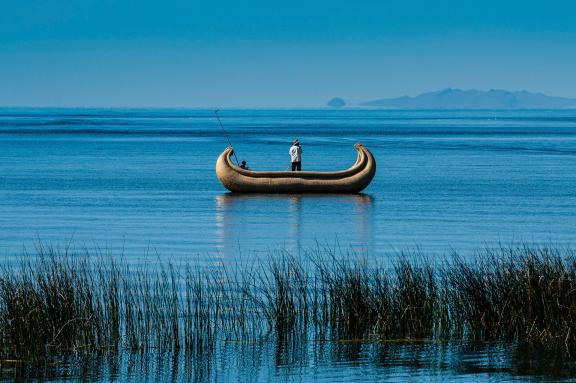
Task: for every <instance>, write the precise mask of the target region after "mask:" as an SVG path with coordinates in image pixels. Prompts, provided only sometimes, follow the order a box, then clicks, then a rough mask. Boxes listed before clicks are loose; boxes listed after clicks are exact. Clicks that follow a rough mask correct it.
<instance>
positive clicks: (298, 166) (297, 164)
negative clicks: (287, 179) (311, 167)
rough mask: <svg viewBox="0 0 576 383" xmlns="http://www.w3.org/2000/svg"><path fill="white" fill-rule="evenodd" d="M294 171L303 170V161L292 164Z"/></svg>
mask: <svg viewBox="0 0 576 383" xmlns="http://www.w3.org/2000/svg"><path fill="white" fill-rule="evenodd" d="M294 170H297V171H301V170H302V161H297V162H292V171H294Z"/></svg>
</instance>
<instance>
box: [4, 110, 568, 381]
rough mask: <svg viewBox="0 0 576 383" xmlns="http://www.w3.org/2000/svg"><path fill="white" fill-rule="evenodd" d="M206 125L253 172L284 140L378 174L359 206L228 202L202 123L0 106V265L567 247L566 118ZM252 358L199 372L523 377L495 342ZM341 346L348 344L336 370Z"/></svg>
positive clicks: (318, 201)
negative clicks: (360, 147) (28, 257)
mask: <svg viewBox="0 0 576 383" xmlns="http://www.w3.org/2000/svg"><path fill="white" fill-rule="evenodd" d="M220 115H221V117H222V122H223V124H224V126H225V128H226V130H227V131H228V133H229V134H230V138H231V140H232V142H233V143H234V145H235V148H236V149H237V152H238V156H239V159H240V160H242V159H245V160H246V161H247V162H248V164H249V166H250V167H251V168H252V169H254V170H264V169H269V170H285V169H287V168H288V166H289V156H288V149H289V147H290V145H291V142H292V140H293V139H294V138H299V140H300V142H301V143H302V147H303V150H304V154H303V168H304V170H337V169H344V168H347V167H349V166H350V165H351V164H352V163H353V162H354V161H355V159H356V152H355V150H354V147H353V144H354V143H355V142H361V143H363V144H364V145H366V146H367V147H368V148H369V149H371V150H372V152H373V153H374V155H375V157H376V160H377V163H378V172H377V174H376V177H375V178H374V180H373V182H372V184H371V185H370V186H369V187H368V188H367V189H366V190H365V191H364V193H363V194H361V195H343V196H335V195H319V196H297V195H282V196H267V195H242V196H237V195H232V194H229V193H227V191H226V190H225V189H224V188H223V186H222V185H221V184H220V183H219V181H218V179H217V178H216V176H215V172H214V165H215V161H216V158H217V156H218V155H219V154H220V153H221V152H222V151H223V150H224V148H225V147H226V146H228V144H227V141H226V138H225V137H224V135H223V134H222V131H221V130H220V128H219V126H218V124H217V121H216V120H215V119H214V114H213V111H211V110H182V109H174V110H146V109H141V110H132V109H114V110H105V109H0V260H2V263H8V262H11V261H12V260H13V259H15V258H19V257H21V256H22V254H23V252H24V251H28V252H33V251H34V246H35V244H37V243H38V242H42V243H44V244H52V245H55V246H60V247H65V246H67V245H68V244H72V246H74V247H76V248H88V249H100V250H102V251H109V252H111V253H112V254H123V255H124V257H125V259H127V260H128V261H129V262H134V263H137V262H142V261H144V260H149V259H150V258H153V259H155V260H160V261H161V262H162V261H167V260H171V261H176V262H199V263H201V264H204V265H213V264H219V263H222V262H223V263H233V262H237V261H239V260H240V261H242V260H243V259H245V258H247V257H250V256H252V255H256V256H259V257H266V256H267V255H268V254H269V253H270V252H274V251H281V250H288V251H291V252H299V251H303V250H306V249H313V248H316V247H318V246H320V247H330V248H332V249H339V251H342V252H343V253H346V252H349V253H351V254H354V256H367V257H369V258H373V259H376V260H386V259H388V258H389V257H393V256H395V254H398V252H399V251H403V250H409V251H412V250H415V249H419V250H421V251H422V252H424V253H426V254H437V255H438V256H441V255H443V254H446V253H448V252H450V251H452V250H456V251H458V252H460V253H462V254H465V255H466V254H472V252H473V251H474V250H475V249H479V248H482V247H485V246H492V245H494V244H496V243H499V242H502V243H505V244H509V243H515V242H527V243H538V244H541V243H551V244H554V245H558V246H562V247H563V246H572V247H573V245H574V231H575V229H576V171H575V170H576V111H574V110H565V111H560V110H558V111H549V110H546V111H382V110H288V109H286V110H224V111H221V113H220ZM266 347H270V346H261V347H256V350H252V351H250V352H249V353H247V351H244V350H240V348H239V346H229V349H231V350H232V351H231V352H230V353H223V354H221V360H218V361H217V364H216V365H211V366H212V367H209V368H208V370H210V379H211V380H224V381H227V380H229V381H235V380H237V377H238V376H243V377H244V378H246V379H245V380H246V381H267V380H269V379H273V378H274V379H281V380H285V381H310V380H312V381H314V380H317V381H331V380H334V379H336V380H337V379H340V380H341V381H353V380H362V381H366V380H375V381H376V380H380V379H391V380H411V379H412V378H415V377H420V378H423V377H424V378H427V379H432V380H434V379H443V378H447V377H449V378H453V379H463V380H466V379H469V378H470V375H469V374H470V372H469V371H470V368H476V367H475V366H477V365H479V366H480V367H478V368H480V370H478V373H479V375H474V376H475V379H480V380H484V379H498V380H500V379H514V378H515V377H517V376H524V375H525V374H526V375H532V374H531V373H530V371H532V372H534V371H536V372H534V373H535V374H537V375H538V371H540V370H538V368H532V369H531V368H529V367H526V366H524V367H522V366H523V365H522V363H520V362H518V360H516V359H514V358H515V356H516V355H517V354H518V353H519V352H520V351H518V350H516V351H514V352H511V351H509V350H506V349H503V348H502V347H500V346H499V347H496V346H494V347H492V348H491V347H490V346H483V348H482V350H481V351H480V352H477V350H476V348H475V347H472V351H471V350H470V349H469V348H466V347H460V346H458V347H456V348H454V347H452V346H450V347H448V346H442V347H440V346H434V345H432V346H430V345H424V346H422V347H423V348H424V349H425V350H424V352H422V353H416V354H415V353H414V352H413V351H411V349H410V347H415V346H414V345H404V346H402V347H400V346H376V345H357V346H350V345H343V346H342V347H336V349H337V350H336V351H334V346H333V345H331V346H330V350H329V351H325V350H324V349H322V350H324V351H322V350H320V346H318V345H308V346H307V347H308V348H307V349H306V350H305V352H302V353H299V354H298V355H297V356H296V359H295V360H288V361H282V360H280V361H278V360H277V358H276V355H277V354H276V353H277V352H278V351H277V350H276V351H270V350H267V349H266ZM346 348H356V349H355V351H354V352H353V354H354V356H353V357H352V356H350V357H349V356H348V355H349V351H347V350H345V349H346ZM390 348H392V351H393V352H392V353H391V354H390V353H388V354H386V355H387V356H384V357H383V356H382V355H380V354H381V353H382V352H384V353H386V352H387V350H388V351H390ZM253 352H256V353H260V354H261V357H260V358H256V357H255V356H254V355H252V354H251V353H253ZM520 354H521V352H520ZM273 355H274V356H273ZM389 355H392V356H389ZM230 358H232V359H233V360H229V359H230ZM302 358H303V359H302ZM531 358H532V356H531V357H526V358H524V359H522V358H520V359H521V360H523V361H525V362H526V363H528V362H527V361H531V360H532V359H531ZM256 359H257V360H258V361H259V362H258V363H257V362H256V361H255V360H256ZM536 360H539V359H536ZM118 363H119V364H118V370H119V371H121V372H120V373H119V374H120V375H121V376H123V377H125V378H126V379H128V378H129V377H131V378H134V376H133V375H131V374H130V373H129V372H127V371H128V370H127V369H128V368H129V366H128V367H126V366H127V365H125V364H122V363H128V362H126V361H125V360H124V361H121V362H118ZM222 363H229V364H231V365H232V366H233V368H232V369H228V368H224V367H222V368H220V367H218V366H222ZM534 363H538V362H534ZM169 365H170V364H169ZM470 366H472V367H470ZM564 369H565V365H562V366H561V367H560V370H559V371H560V372H558V371H556V370H555V371H556V372H555V373H551V372H550V371H549V370H546V368H545V369H544V370H543V371H545V372H544V373H543V375H542V376H544V377H552V376H556V377H558V376H560V377H561V376H564V375H565V374H564V373H563V371H564V372H565V370H564ZM122 371H123V372H122ZM154 371H155V373H158V374H159V375H162V376H167V375H166V374H164V373H162V374H161V373H160V372H157V371H156V370H154ZM218 371H220V372H218ZM222 371H224V372H222ZM262 371H263V372H262ZM526 371H528V372H526ZM256 372H257V373H256ZM557 373H558V374H559V375H557ZM78 374H80V372H78ZM107 374H108V375H104V376H105V377H106V376H107V377H108V378H104V379H109V378H110V376H115V375H114V373H113V372H110V371H108V373H107ZM56 376H58V374H56ZM137 376H140V375H137ZM153 376H156V375H152V376H148V378H147V379H149V380H155V379H154V378H153ZM140 378H142V376H140ZM251 378H253V379H251ZM134 379H136V378H134Z"/></svg>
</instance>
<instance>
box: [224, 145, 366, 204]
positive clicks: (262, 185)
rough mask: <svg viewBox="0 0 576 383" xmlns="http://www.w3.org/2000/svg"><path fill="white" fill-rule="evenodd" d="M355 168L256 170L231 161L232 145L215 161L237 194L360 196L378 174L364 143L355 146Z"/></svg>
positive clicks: (226, 182)
mask: <svg viewBox="0 0 576 383" xmlns="http://www.w3.org/2000/svg"><path fill="white" fill-rule="evenodd" d="M354 147H355V148H356V150H357V151H358V157H357V159H356V162H355V163H354V165H352V166H351V167H350V168H348V169H346V170H341V171H336V172H308V171H302V172H291V171H253V170H247V169H241V168H240V167H238V166H236V165H234V163H233V162H232V158H231V156H232V154H233V153H234V149H233V148H232V147H231V146H230V147H228V148H226V150H224V152H222V154H220V156H219V157H218V160H217V161H216V176H217V177H218V179H219V180H220V182H221V183H222V185H224V187H225V188H226V189H228V190H230V191H231V192H235V193H294V194H296V193H359V192H360V191H362V190H363V189H365V188H366V187H367V186H368V185H369V184H370V182H371V181H372V178H374V175H375V174H376V160H375V159H374V156H373V155H372V153H370V151H369V150H368V149H367V148H366V147H365V146H364V145H362V144H355V145H354Z"/></svg>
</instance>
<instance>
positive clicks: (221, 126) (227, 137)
mask: <svg viewBox="0 0 576 383" xmlns="http://www.w3.org/2000/svg"><path fill="white" fill-rule="evenodd" d="M214 114H215V115H216V119H217V120H218V124H220V128H221V129H222V131H223V132H224V135H225V136H226V139H227V140H228V145H230V146H232V142H230V137H229V136H228V133H226V130H225V129H224V125H222V121H220V116H219V115H218V109H216V110H215V111H214ZM232 147H233V146H232ZM232 153H233V154H234V158H235V159H236V165H238V166H240V163H239V162H238V157H236V151H234V152H232Z"/></svg>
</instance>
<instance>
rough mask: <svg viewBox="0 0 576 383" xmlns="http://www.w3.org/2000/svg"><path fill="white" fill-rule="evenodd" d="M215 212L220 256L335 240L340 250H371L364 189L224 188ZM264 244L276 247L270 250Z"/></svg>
mask: <svg viewBox="0 0 576 383" xmlns="http://www.w3.org/2000/svg"><path fill="white" fill-rule="evenodd" d="M215 211H216V228H217V229H216V230H217V233H216V243H217V249H218V251H219V252H220V254H221V255H222V257H223V258H225V259H231V258H233V257H235V256H237V255H238V254H242V253H245V251H247V250H249V251H250V252H252V253H253V254H256V255H259V254H263V253H265V252H269V251H271V250H272V251H276V250H286V251H289V252H291V253H292V254H299V252H300V250H301V249H307V248H314V247H317V246H321V247H330V248H334V247H339V246H340V244H345V245H343V246H345V248H343V249H342V250H343V251H345V252H353V253H359V254H372V253H373V251H372V250H373V249H372V248H371V247H372V244H373V243H375V241H374V232H375V228H374V217H373V211H374V199H373V198H372V196H370V195H367V194H355V195H326V194H322V195H262V194H233V193H225V194H220V195H218V196H216V209H215ZM326 233H330V234H329V235H330V237H327V236H326V235H327V234H326ZM270 243H277V244H278V248H275V249H270V247H269V246H270V245H269V244H270Z"/></svg>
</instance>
